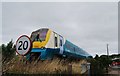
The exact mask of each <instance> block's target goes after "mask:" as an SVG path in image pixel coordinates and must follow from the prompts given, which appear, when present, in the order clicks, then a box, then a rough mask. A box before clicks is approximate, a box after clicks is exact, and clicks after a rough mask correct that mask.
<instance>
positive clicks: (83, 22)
mask: <svg viewBox="0 0 120 76" xmlns="http://www.w3.org/2000/svg"><path fill="white" fill-rule="evenodd" d="M117 12H118V11H117V3H104V2H102V3H95V2H93V3H92V2H91V3H87V2H86V3H82V2H78V3H74V2H73V3H64V2H60V3H56V2H53V3H49V2H47V3H42V2H39V3H36V2H31V3H25V2H23V3H3V11H2V13H3V27H2V28H3V31H2V32H3V33H2V35H3V42H4V43H7V42H8V41H9V40H10V39H12V38H13V40H14V42H15V41H16V39H17V38H18V37H19V36H20V35H22V34H27V35H29V36H30V33H31V32H32V31H34V30H37V29H39V28H41V27H48V28H51V29H52V30H53V31H55V32H57V33H59V34H61V35H63V36H64V37H65V38H66V39H68V40H70V41H71V42H73V43H75V44H76V45H78V46H80V47H81V48H83V49H85V50H86V51H88V52H89V53H90V54H92V55H95V54H96V53H98V54H102V53H104V54H105V48H106V43H110V45H111V48H110V49H111V50H113V52H114V50H115V51H116V50H118V49H117V48H118V47H117V45H118V43H117V42H118V30H117V27H118V25H117V23H118V20H117V19H118V18H117V16H118V15H117Z"/></svg>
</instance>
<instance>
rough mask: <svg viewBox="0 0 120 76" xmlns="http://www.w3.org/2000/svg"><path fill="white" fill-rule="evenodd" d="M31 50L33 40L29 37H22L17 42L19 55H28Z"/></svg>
mask: <svg viewBox="0 0 120 76" xmlns="http://www.w3.org/2000/svg"><path fill="white" fill-rule="evenodd" d="M30 48H31V40H30V38H29V37H28V36H27V35H22V36H20V37H19V38H18V40H17V41H16V52H17V53H18V54H19V55H23V56H24V55H26V54H27V53H29V51H30Z"/></svg>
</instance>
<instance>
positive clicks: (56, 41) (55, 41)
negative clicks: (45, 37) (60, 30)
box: [55, 37, 57, 47]
mask: <svg viewBox="0 0 120 76" xmlns="http://www.w3.org/2000/svg"><path fill="white" fill-rule="evenodd" d="M55 47H57V37H55Z"/></svg>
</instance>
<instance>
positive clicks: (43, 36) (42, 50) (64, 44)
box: [26, 28, 92, 60]
mask: <svg viewBox="0 0 120 76" xmlns="http://www.w3.org/2000/svg"><path fill="white" fill-rule="evenodd" d="M30 39H31V42H32V48H31V51H30V53H28V54H27V55H26V57H27V59H30V58H31V57H32V56H36V57H38V58H39V59H41V60H46V59H52V58H53V57H54V55H60V56H62V57H73V58H78V59H79V58H90V57H92V56H91V55H90V54H88V53H87V52H86V51H85V50H83V49H82V48H80V47H78V46H76V45H75V44H73V43H72V42H70V41H69V40H67V39H66V38H64V37H63V36H62V35H60V34H58V33H56V32H54V31H52V30H51V29H49V28H41V29H38V30H36V31H33V32H32V33H31V36H30Z"/></svg>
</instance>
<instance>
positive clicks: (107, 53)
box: [107, 44, 109, 56]
mask: <svg viewBox="0 0 120 76" xmlns="http://www.w3.org/2000/svg"><path fill="white" fill-rule="evenodd" d="M107 56H109V49H108V44H107Z"/></svg>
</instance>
